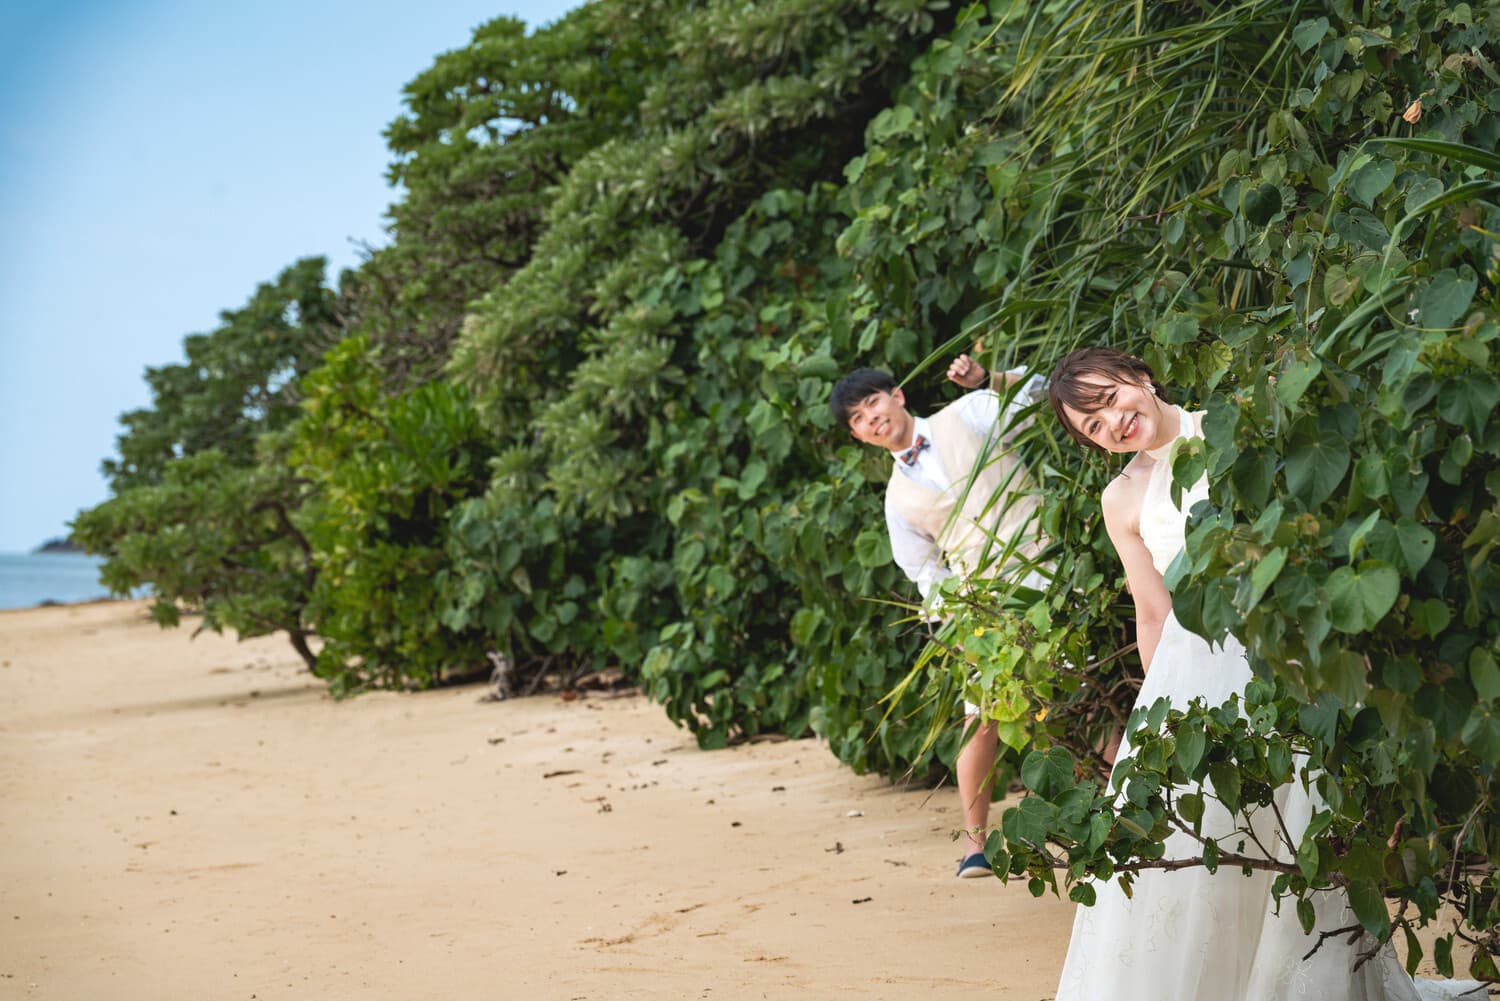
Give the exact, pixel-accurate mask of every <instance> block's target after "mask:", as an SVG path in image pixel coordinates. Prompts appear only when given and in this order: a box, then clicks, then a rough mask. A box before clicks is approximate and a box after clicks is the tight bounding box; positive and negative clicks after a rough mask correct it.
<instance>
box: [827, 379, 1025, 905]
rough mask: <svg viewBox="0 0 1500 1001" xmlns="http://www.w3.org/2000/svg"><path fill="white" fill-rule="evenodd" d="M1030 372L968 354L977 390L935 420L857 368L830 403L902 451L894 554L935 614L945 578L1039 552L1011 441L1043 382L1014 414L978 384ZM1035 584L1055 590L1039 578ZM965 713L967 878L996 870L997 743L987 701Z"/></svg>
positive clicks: (986, 570)
mask: <svg viewBox="0 0 1500 1001" xmlns="http://www.w3.org/2000/svg"><path fill="white" fill-rule="evenodd" d="M1023 375H1024V372H1023V371H1021V370H1017V371H1013V372H1002V373H994V374H993V375H991V373H988V372H986V371H985V370H984V367H983V366H981V365H980V364H979V363H978V362H976V361H974V360H973V359H972V358H970V357H969V356H968V355H960V356H959V357H958V358H957V359H955V360H954V362H953V364H951V365H950V366H948V378H949V379H950V380H952V381H953V382H955V383H957V384H958V385H960V386H962V387H964V388H965V389H969V390H977V392H970V393H967V394H965V395H964V396H962V397H960V398H959V399H958V400H956V401H954V402H953V403H951V404H949V405H948V406H946V407H944V408H943V409H941V410H939V411H938V412H937V413H935V414H933V415H932V416H931V417H926V418H924V417H916V416H914V415H913V414H912V413H911V412H910V411H909V410H907V409H906V396H905V394H904V393H903V392H902V390H901V388H900V387H899V386H897V385H896V381H895V380H894V379H893V378H891V376H890V375H889V374H887V373H886V372H882V371H879V370H877V369H870V368H861V369H856V370H854V371H853V372H850V373H849V374H848V375H846V376H844V378H843V379H841V380H839V382H838V383H837V385H835V386H834V387H833V393H832V395H831V396H830V397H829V401H828V405H829V408H830V409H831V410H832V411H833V416H834V420H836V421H838V422H839V423H840V424H844V425H846V426H847V427H848V428H849V433H850V434H852V435H853V436H854V437H855V439H856V440H858V441H861V442H864V443H865V444H867V445H874V446H877V447H879V448H884V449H886V450H887V451H889V452H890V453H891V459H892V462H893V465H894V467H895V468H894V471H893V472H892V475H891V479H890V482H889V484H888V485H887V487H886V493H885V520H886V527H887V529H888V530H889V532H890V537H891V555H892V556H893V557H894V558H895V560H896V563H897V565H899V566H900V567H901V570H902V572H903V573H905V574H906V576H907V577H908V578H910V579H911V581H912V582H913V583H915V584H916V585H917V589H918V590H919V591H921V593H922V599H923V603H924V605H925V606H926V607H927V609H928V612H929V614H934V613H936V612H937V610H938V609H937V606H938V605H940V597H941V596H940V595H934V594H933V590H934V588H935V587H936V585H937V584H938V583H939V582H940V581H942V580H943V579H944V578H947V577H951V576H954V575H955V574H957V575H959V576H962V577H965V578H970V579H977V578H985V577H993V576H995V575H996V574H999V573H1002V572H1007V571H1008V572H1011V573H1016V572H1018V570H1017V568H1016V567H1015V566H1014V565H1013V564H1011V563H1010V562H1009V561H1008V560H1006V559H1004V556H1005V554H1006V552H1007V549H1009V551H1010V552H1013V553H1016V554H1019V555H1021V556H1024V557H1026V558H1031V557H1034V556H1036V554H1037V551H1038V545H1037V540H1036V528H1035V525H1034V524H1033V521H1034V516H1035V512H1036V508H1037V504H1038V502H1037V498H1036V497H1035V495H1034V494H1033V493H1032V485H1031V480H1030V478H1029V477H1028V476H1027V475H1026V470H1025V468H1024V467H1023V466H1022V465H1021V463H1020V462H1019V461H1018V460H1017V459H1016V458H1015V457H1014V456H1013V455H1012V454H1011V453H1010V448H1009V446H1010V435H1011V433H1012V426H1013V425H1014V424H1015V416H1016V411H1017V410H1019V409H1020V408H1022V407H1025V406H1026V405H1027V404H1029V403H1030V402H1031V401H1032V400H1033V399H1034V398H1036V397H1038V396H1040V394H1041V392H1042V389H1041V386H1042V380H1041V378H1040V377H1037V378H1034V379H1032V380H1031V382H1030V383H1028V384H1027V385H1026V386H1025V387H1024V388H1023V389H1022V390H1021V391H1020V392H1018V393H1016V394H1015V397H1014V398H1013V400H1012V401H1011V403H1010V405H1009V406H1007V407H1003V408H1002V406H1001V403H1002V401H1001V398H1000V396H999V395H998V394H997V393H996V392H994V391H993V389H983V390H981V389H979V387H980V386H994V387H998V388H1002V389H1003V388H1006V387H1008V386H1011V385H1013V384H1014V383H1015V382H1017V381H1018V380H1019V379H1020V378H1021V377H1022V376H1023ZM1028 576H1030V575H1028ZM1027 583H1028V586H1036V587H1042V586H1045V585H1044V583H1043V582H1041V581H1040V580H1039V579H1033V580H1029V581H1028V582H1027ZM934 599H939V600H934ZM964 708H965V714H966V717H967V719H966V723H965V732H967V733H969V734H970V737H969V740H968V742H967V743H966V744H965V745H964V747H963V750H961V751H960V752H959V755H958V760H957V761H956V762H955V768H954V771H955V772H956V773H957V779H958V795H959V799H960V801H961V804H962V807H963V817H964V829H965V837H966V838H967V841H966V844H965V849H964V858H963V861H962V862H960V863H959V866H958V875H959V876H960V877H964V878H969V877H975V876H988V875H990V874H991V870H990V866H989V863H988V862H986V861H985V858H984V837H985V830H986V827H987V826H988V823H989V812H990V784H991V781H992V779H993V773H994V768H995V752H996V748H997V743H998V741H997V739H996V731H995V725H994V724H993V723H990V724H988V725H985V726H979V725H978V724H979V717H978V712H979V709H978V707H977V706H975V705H973V704H971V703H968V702H966V703H965V704H964Z"/></svg>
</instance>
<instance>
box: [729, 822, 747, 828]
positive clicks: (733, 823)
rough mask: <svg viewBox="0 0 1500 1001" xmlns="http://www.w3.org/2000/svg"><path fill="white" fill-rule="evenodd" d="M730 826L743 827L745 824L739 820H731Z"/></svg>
mask: <svg viewBox="0 0 1500 1001" xmlns="http://www.w3.org/2000/svg"><path fill="white" fill-rule="evenodd" d="M729 826H730V827H742V826H744V825H742V824H741V823H740V822H739V821H738V820H731V821H730V822H729Z"/></svg>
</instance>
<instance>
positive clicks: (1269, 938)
mask: <svg viewBox="0 0 1500 1001" xmlns="http://www.w3.org/2000/svg"><path fill="white" fill-rule="evenodd" d="M1172 409H1173V410H1175V411H1176V412H1177V413H1178V414H1179V415H1180V417H1179V419H1180V421H1181V431H1180V434H1179V437H1187V436H1194V437H1196V436H1198V435H1199V431H1198V429H1197V425H1196V423H1195V422H1194V420H1193V418H1192V417H1191V416H1189V415H1188V414H1187V413H1186V412H1185V411H1183V410H1182V409H1181V408H1179V407H1174V408H1172ZM1171 447H1172V445H1171V444H1169V445H1167V446H1164V447H1163V448H1162V449H1160V450H1157V451H1153V452H1149V453H1148V454H1150V455H1151V456H1152V458H1154V459H1156V464H1155V465H1154V466H1153V467H1152V469H1151V471H1150V473H1149V476H1150V479H1149V480H1148V481H1147V483H1146V489H1145V495H1144V500H1143V501H1142V503H1141V515H1140V531H1141V537H1142V538H1143V539H1144V541H1145V543H1146V548H1147V549H1148V550H1150V552H1151V558H1152V562H1153V563H1154V564H1155V566H1156V570H1157V572H1159V573H1163V574H1164V573H1165V572H1166V569H1167V566H1168V565H1169V564H1170V563H1171V562H1172V560H1173V559H1174V558H1175V557H1176V555H1177V553H1178V552H1179V551H1180V550H1181V549H1182V545H1183V539H1184V527H1185V525H1186V522H1187V514H1186V512H1187V511H1189V510H1191V509H1192V507H1193V505H1194V504H1196V503H1197V502H1198V501H1199V500H1202V499H1203V498H1205V497H1206V496H1207V495H1208V485H1207V482H1206V481H1200V482H1199V483H1198V484H1197V485H1195V486H1194V488H1193V489H1192V490H1189V491H1184V492H1183V495H1182V505H1181V507H1178V506H1177V505H1174V504H1173V503H1172V497H1171V481H1172V475H1171V462H1170V459H1169V455H1168V453H1169V451H1170V449H1171ZM1250 677H1251V674H1250V665H1249V663H1248V661H1247V660H1246V658H1245V651H1244V648H1243V647H1242V646H1240V644H1239V642H1238V641H1236V640H1235V639H1234V638H1233V637H1230V638H1229V639H1228V640H1226V642H1225V645H1224V646H1222V647H1216V646H1211V645H1210V644H1209V643H1208V642H1207V641H1206V640H1204V639H1203V638H1202V637H1200V636H1197V635H1194V634H1193V633H1190V632H1188V631H1187V630H1186V629H1184V628H1183V627H1182V626H1181V625H1180V624H1179V623H1178V621H1177V619H1176V617H1175V616H1172V615H1168V617H1167V622H1166V625H1165V626H1164V627H1163V629H1162V635H1161V640H1160V642H1159V643H1158V644H1157V647H1156V653H1155V655H1154V656H1153V657H1152V661H1151V669H1150V671H1149V672H1148V673H1147V675H1146V678H1145V681H1144V682H1142V684H1141V690H1140V694H1139V695H1138V696H1137V698H1136V705H1137V706H1142V707H1146V706H1150V705H1152V704H1153V703H1154V702H1156V700H1157V699H1160V698H1163V697H1166V698H1167V699H1169V700H1170V701H1171V703H1172V705H1173V707H1174V708H1177V709H1186V708H1187V707H1188V703H1189V702H1191V701H1192V700H1193V699H1202V700H1203V701H1204V702H1205V703H1206V704H1207V705H1209V706H1219V705H1223V704H1224V703H1225V702H1227V701H1228V700H1229V697H1230V696H1231V695H1235V694H1239V693H1242V692H1243V691H1244V689H1245V685H1246V684H1247V683H1248V682H1249V681H1250ZM1130 753H1131V749H1130V744H1129V740H1128V738H1127V740H1126V741H1125V743H1123V744H1122V745H1121V747H1120V752H1119V756H1118V760H1124V759H1125V758H1126V757H1128V756H1129V754H1130ZM1184 791H1193V790H1184ZM1277 802H1278V806H1279V807H1280V808H1281V811H1282V816H1283V817H1284V818H1285V820H1286V823H1287V827H1288V830H1289V832H1290V833H1291V836H1292V839H1293V842H1294V843H1295V842H1296V841H1297V840H1298V839H1299V838H1300V835H1301V832H1302V831H1303V830H1304V829H1305V828H1306V826H1307V823H1308V821H1309V820H1310V818H1311V815H1312V811H1313V799H1312V797H1311V795H1309V793H1308V792H1307V791H1306V790H1304V789H1303V788H1302V786H1301V783H1300V782H1292V783H1291V784H1290V785H1286V786H1283V787H1281V789H1279V790H1278V791H1277ZM1266 819H1267V820H1268V821H1269V820H1270V818H1266ZM1241 821H1242V822H1243V818H1241ZM1260 826H1262V825H1260V824H1257V827H1260ZM1265 826H1266V828H1267V830H1266V831H1265V832H1264V833H1263V835H1262V838H1261V842H1262V843H1263V844H1266V845H1267V846H1271V845H1273V844H1274V842H1273V841H1272V840H1271V828H1270V824H1269V823H1268V824H1266V825H1265ZM1203 833H1204V834H1207V835H1210V836H1212V837H1215V838H1217V839H1218V840H1219V844H1220V847H1221V849H1222V850H1224V851H1234V852H1238V853H1240V854H1247V855H1250V854H1259V851H1258V849H1257V848H1256V845H1255V843H1254V842H1253V841H1250V840H1249V839H1248V838H1246V837H1244V836H1243V835H1242V834H1237V833H1236V824H1235V822H1234V819H1233V818H1232V817H1231V816H1230V814H1229V812H1228V811H1227V810H1225V809H1224V808H1223V806H1222V805H1220V804H1219V803H1218V801H1217V800H1214V799H1207V802H1206V808H1205V810H1204V817H1203ZM1201 854H1202V852H1201V848H1200V846H1199V844H1198V842H1197V841H1196V840H1194V839H1193V838H1192V837H1190V836H1189V835H1187V834H1184V833H1181V832H1177V833H1174V834H1172V835H1171V836H1170V837H1168V838H1167V841H1166V857H1167V858H1169V859H1170V858H1196V857H1198V856H1199V855H1201ZM1277 854H1278V855H1279V856H1281V859H1282V860H1283V861H1290V854H1289V853H1284V852H1277ZM1273 879H1274V875H1273V874H1271V873H1267V872H1259V871H1257V872H1256V873H1254V874H1253V875H1250V876H1245V875H1244V874H1243V873H1242V871H1241V870H1240V868H1239V867H1238V866H1224V867H1221V868H1220V869H1219V870H1218V872H1216V873H1212V874H1211V873H1209V872H1208V871H1207V870H1206V869H1203V868H1201V867H1193V868H1188V869H1181V870H1177V871H1173V872H1166V871H1162V870H1159V869H1156V870H1152V869H1148V870H1145V871H1143V872H1140V873H1137V874H1136V877H1135V882H1134V885H1133V887H1132V891H1133V896H1131V897H1126V896H1125V893H1124V891H1123V890H1121V889H1120V887H1119V885H1118V883H1116V882H1115V881H1113V880H1111V881H1110V882H1108V883H1104V882H1096V883H1095V884H1094V887H1095V891H1096V893H1097V899H1096V902H1095V903H1094V905H1093V906H1092V907H1083V906H1080V907H1079V908H1078V913H1077V915H1076V916H1075V918H1074V920H1073V935H1072V938H1071V939H1070V941H1069V942H1068V956H1067V960H1066V961H1065V962H1064V964H1063V971H1062V978H1061V982H1060V984H1059V986H1058V990H1057V998H1056V1001H1286V999H1297V998H1309V999H1316V1001H1438V999H1450V998H1457V997H1460V996H1463V995H1464V994H1465V992H1467V991H1471V990H1473V989H1475V988H1478V987H1480V986H1481V985H1479V984H1478V983H1474V982H1454V981H1442V982H1437V981H1419V982H1417V983H1416V984H1414V983H1413V981H1412V979H1411V978H1410V977H1408V976H1407V975H1406V971H1405V970H1404V969H1403V968H1402V967H1401V964H1400V963H1399V962H1398V960H1397V959H1396V954H1395V950H1394V949H1392V948H1391V947H1390V946H1389V945H1386V946H1385V947H1383V948H1382V949H1381V950H1380V952H1379V953H1378V954H1377V955H1376V956H1375V957H1374V958H1373V959H1371V960H1370V961H1369V962H1366V963H1364V964H1363V965H1361V966H1360V967H1359V969H1358V970H1357V971H1356V970H1355V969H1354V966H1355V964H1356V963H1357V962H1358V960H1359V958H1360V956H1361V954H1363V953H1367V952H1368V951H1369V947H1370V944H1371V940H1370V939H1368V938H1367V937H1364V936H1361V939H1360V940H1359V941H1357V942H1355V943H1354V944H1352V945H1351V944H1349V943H1348V941H1347V937H1344V936H1341V937H1338V938H1329V939H1328V940H1326V941H1325V942H1324V943H1323V945H1322V947H1321V948H1320V949H1318V950H1317V952H1316V953H1314V954H1313V956H1312V958H1311V959H1308V960H1305V961H1304V960H1303V958H1302V957H1303V956H1304V955H1306V954H1307V952H1308V950H1310V949H1311V948H1312V946H1313V944H1314V943H1315V942H1316V938H1313V937H1310V936H1308V935H1306V934H1304V933H1303V931H1302V926H1301V924H1300V923H1299V922H1298V920H1297V915H1296V901H1295V900H1293V899H1291V898H1288V899H1286V900H1284V901H1283V902H1282V906H1281V909H1280V914H1277V913H1276V912H1275V911H1276V905H1275V898H1274V897H1273V896H1272V894H1271V883H1272V880H1273ZM1314 906H1315V907H1316V909H1317V913H1318V922H1317V929H1318V930H1331V929H1335V928H1342V927H1345V926H1348V925H1351V924H1354V923H1356V922H1355V920H1354V918H1353V916H1352V913H1351V912H1350V910H1349V907H1348V904H1347V902H1346V901H1345V899H1344V897H1343V895H1342V894H1338V893H1333V892H1327V893H1321V894H1317V895H1315V897H1314ZM1467 996H1468V997H1469V998H1471V999H1481V998H1484V997H1485V994H1484V993H1483V992H1482V991H1479V992H1477V993H1473V994H1468V995H1467Z"/></svg>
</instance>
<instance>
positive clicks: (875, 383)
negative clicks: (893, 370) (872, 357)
mask: <svg viewBox="0 0 1500 1001" xmlns="http://www.w3.org/2000/svg"><path fill="white" fill-rule="evenodd" d="M895 388H896V380H895V379H894V378H892V377H891V374H890V373H889V372H882V371H881V370H880V369H878V368H857V369H855V370H854V371H853V372H850V373H849V374H848V375H846V376H844V377H843V378H842V379H840V380H839V381H838V382H837V383H835V384H834V387H833V392H832V393H830V394H829V396H828V409H829V410H831V411H833V419H834V420H836V421H838V422H839V423H840V424H842V425H844V426H845V427H848V425H849V415H850V414H851V413H852V412H853V410H854V408H855V407H857V406H859V405H860V404H861V403H863V402H864V401H865V399H866V398H867V397H869V396H872V395H874V394H875V393H889V392H890V391H891V390H893V389H895Z"/></svg>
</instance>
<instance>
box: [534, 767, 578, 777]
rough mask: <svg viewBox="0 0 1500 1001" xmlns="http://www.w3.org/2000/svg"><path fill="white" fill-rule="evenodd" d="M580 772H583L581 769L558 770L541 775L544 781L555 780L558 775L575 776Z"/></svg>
mask: <svg viewBox="0 0 1500 1001" xmlns="http://www.w3.org/2000/svg"><path fill="white" fill-rule="evenodd" d="M581 771H583V769H582V768H559V769H558V770H557V771H555V772H543V773H542V778H544V779H555V778H557V777H558V776H559V775H577V774H578V773H579V772H581Z"/></svg>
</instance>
